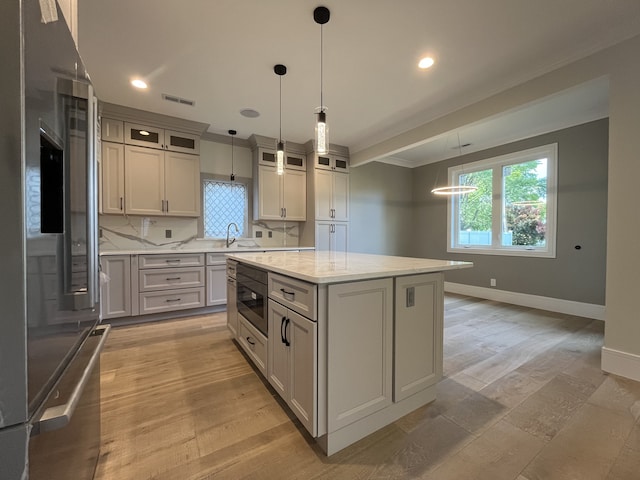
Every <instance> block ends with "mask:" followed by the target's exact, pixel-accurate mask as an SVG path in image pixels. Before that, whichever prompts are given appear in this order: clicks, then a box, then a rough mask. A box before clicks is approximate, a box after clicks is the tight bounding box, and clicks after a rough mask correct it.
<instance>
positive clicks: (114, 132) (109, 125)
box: [100, 117, 124, 143]
mask: <svg viewBox="0 0 640 480" xmlns="http://www.w3.org/2000/svg"><path fill="white" fill-rule="evenodd" d="M100 132H101V136H102V137H101V138H102V140H103V141H104V142H115V143H124V122H123V121H122V120H114V119H112V118H104V117H103V118H102V119H101V120H100Z"/></svg>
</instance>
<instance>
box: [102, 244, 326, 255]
mask: <svg viewBox="0 0 640 480" xmlns="http://www.w3.org/2000/svg"><path fill="white" fill-rule="evenodd" d="M287 250H288V251H291V250H311V251H312V250H314V247H234V246H233V245H232V246H231V247H229V248H225V247H221V248H206V247H205V248H149V249H137V250H104V251H100V255H149V254H151V255H153V254H164V255H167V254H169V255H171V254H178V253H239V252H277V251H287Z"/></svg>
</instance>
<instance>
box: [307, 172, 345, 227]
mask: <svg viewBox="0 0 640 480" xmlns="http://www.w3.org/2000/svg"><path fill="white" fill-rule="evenodd" d="M315 191H316V198H315V201H316V220H333V221H342V222H346V221H347V220H349V175H347V174H344V173H340V172H334V171H324V170H317V171H316V172H315Z"/></svg>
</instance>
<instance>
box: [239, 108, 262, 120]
mask: <svg viewBox="0 0 640 480" xmlns="http://www.w3.org/2000/svg"><path fill="white" fill-rule="evenodd" d="M240 115H242V116H243V117H247V118H256V117H259V116H260V112H258V111H257V110H254V109H253V108H245V109H243V110H240Z"/></svg>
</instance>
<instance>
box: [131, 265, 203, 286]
mask: <svg viewBox="0 0 640 480" xmlns="http://www.w3.org/2000/svg"><path fill="white" fill-rule="evenodd" d="M138 275H139V281H140V283H139V284H138V288H139V289H140V292H152V291H156V290H173V289H176V288H188V287H204V267H180V268H155V269H149V270H140V271H139V272H138Z"/></svg>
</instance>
